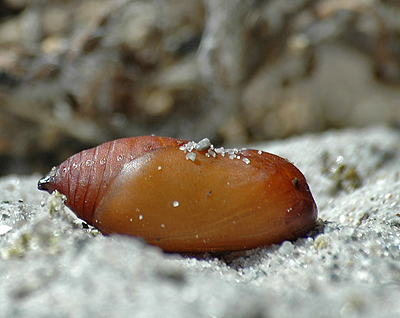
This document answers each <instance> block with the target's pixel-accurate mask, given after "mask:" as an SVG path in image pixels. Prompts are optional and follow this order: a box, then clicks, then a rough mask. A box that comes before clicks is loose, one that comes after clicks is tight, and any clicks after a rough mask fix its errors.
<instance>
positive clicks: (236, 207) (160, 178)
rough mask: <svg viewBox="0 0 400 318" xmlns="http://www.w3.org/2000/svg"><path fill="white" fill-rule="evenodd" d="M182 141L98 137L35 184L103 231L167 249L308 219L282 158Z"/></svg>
mask: <svg viewBox="0 0 400 318" xmlns="http://www.w3.org/2000/svg"><path fill="white" fill-rule="evenodd" d="M186 144H187V141H185V140H180V139H175V138H167V137H155V136H143V137H132V138H123V139H118V140H115V141H111V142H107V143H104V144H102V145H99V146H97V147H95V148H92V149H88V150H85V151H82V152H80V153H78V154H76V155H74V156H72V157H70V158H68V159H67V160H66V161H65V162H63V163H62V164H61V165H60V166H58V167H56V168H53V169H52V170H51V171H50V173H49V174H48V175H47V176H46V177H45V178H43V179H41V180H40V181H39V184H38V187H39V189H41V190H46V191H48V192H49V193H51V192H53V191H54V190H58V191H59V192H60V193H62V194H64V195H65V196H66V197H67V201H66V205H67V206H68V207H69V208H70V209H71V210H72V211H74V212H75V213H76V215H77V216H78V217H79V218H81V219H83V220H85V221H86V222H88V223H89V224H91V225H93V226H95V227H97V228H98V229H99V230H100V231H101V232H102V233H105V234H109V233H120V234H128V235H133V236H137V237H142V238H144V239H145V240H146V241H147V242H148V243H149V244H153V245H157V246H160V247H161V248H162V249H163V250H164V251H169V252H198V251H234V250H244V249H251V248H255V247H258V246H263V245H267V244H273V243H281V242H282V241H283V240H294V239H296V238H298V237H302V236H305V235H306V234H307V233H308V232H309V231H310V230H312V229H314V228H315V224H316V218H317V207H316V204H315V202H314V199H313V197H312V195H311V192H310V190H309V188H308V185H307V182H306V179H305V178H304V176H303V174H302V173H301V172H300V171H299V170H298V169H297V168H296V167H295V166H294V165H292V164H291V163H289V162H288V161H286V160H285V159H283V158H280V157H278V156H275V155H273V154H270V153H266V152H261V151H257V150H240V151H235V152H234V154H232V153H233V152H222V153H221V152H219V153H216V152H214V151H211V154H212V155H210V151H209V149H207V150H196V149H193V150H192V149H191V150H190V152H192V153H193V154H194V155H195V158H194V161H193V157H190V158H188V157H187V156H186V148H185V145H186ZM188 159H191V160H188Z"/></svg>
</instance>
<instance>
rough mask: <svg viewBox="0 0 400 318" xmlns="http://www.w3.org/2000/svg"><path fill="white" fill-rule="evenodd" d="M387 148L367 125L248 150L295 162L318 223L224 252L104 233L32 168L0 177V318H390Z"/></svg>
mask: <svg viewBox="0 0 400 318" xmlns="http://www.w3.org/2000/svg"><path fill="white" fill-rule="evenodd" d="M399 144H400V134H399V132H398V131H396V130H393V129H389V128H385V127H376V128H368V129H363V130H344V131H330V132H327V133H324V134H319V135H305V136H301V137H295V138H291V139H288V140H284V141H279V142H277V141H276V142H273V143H267V144H262V145H257V146H254V147H257V148H260V149H262V150H266V151H269V152H273V153H276V154H278V155H281V156H283V157H285V158H288V159H289V160H291V161H293V162H294V164H295V165H296V166H297V167H298V168H300V170H302V172H303V173H304V174H305V176H306V178H307V179H308V181H309V184H310V186H311V190H312V192H313V194H314V197H315V200H316V202H317V205H318V207H319V216H320V222H319V223H320V227H319V229H318V233H316V234H315V235H314V236H313V237H308V238H304V239H299V240H297V241H296V242H293V243H291V242H284V243H283V244H281V245H280V246H270V247H264V248H262V247H260V248H259V249H256V250H252V251H247V252H246V253H245V254H244V255H241V256H236V258H234V257H233V256H232V257H230V258H229V257H224V258H220V259H218V258H215V257H213V256H209V255H208V256H207V255H205V256H204V257H203V258H201V259H200V258H193V257H188V256H181V255H174V254H164V253H162V252H161V251H160V250H159V249H157V248H154V247H151V246H148V245H146V244H145V243H143V242H141V241H140V240H138V239H135V238H129V237H123V236H109V237H104V236H102V235H101V234H96V231H95V230H93V229H87V228H86V227H85V226H83V225H82V222H81V221H80V220H78V219H76V218H75V217H74V216H73V215H72V214H71V213H70V212H69V211H67V209H64V208H63V207H62V206H61V205H60V202H57V198H53V199H51V200H49V196H48V195H46V194H43V193H41V192H39V191H38V190H36V183H37V181H38V179H39V178H40V177H41V176H40V175H33V176H29V177H28V176H19V175H14V176H8V177H3V178H1V179H0V189H1V191H0V202H1V203H0V209H1V213H2V218H1V223H0V248H1V255H2V259H0V273H1V276H2V278H1V279H0V316H3V317H146V318H149V317H186V318H187V317H293V313H296V317H339V316H340V317H398V316H399V315H400V303H399V301H398V299H399V296H400V265H399V259H400V250H399V247H400V231H399V225H400V205H399V202H400V191H399V190H400V182H399V178H400V165H399V162H400V161H399V159H400V149H399V146H398V145H399ZM252 147H253V146H252ZM248 148H250V146H248ZM50 211H52V213H50ZM227 259H229V262H226V260H227Z"/></svg>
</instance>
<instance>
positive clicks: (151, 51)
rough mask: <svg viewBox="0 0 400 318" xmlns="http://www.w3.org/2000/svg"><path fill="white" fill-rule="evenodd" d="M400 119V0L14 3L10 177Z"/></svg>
mask: <svg viewBox="0 0 400 318" xmlns="http://www.w3.org/2000/svg"><path fill="white" fill-rule="evenodd" d="M399 122H400V1H398V0H386V1H384V0H381V1H378V0H319V1H318V0H296V1H287V0H247V1H246V0H190V1H187V0H143V1H135V0H70V1H68V0H3V1H0V175H6V174H10V173H24V174H25V173H28V174H29V173H32V172H41V173H46V172H48V171H49V169H50V168H51V167H52V166H53V165H56V164H59V163H61V162H62V161H64V160H65V159H66V158H67V157H68V156H70V155H72V154H74V153H76V152H78V151H81V150H83V149H86V148H89V147H93V146H96V145H98V144H100V143H102V142H105V141H109V140H112V139H116V138H120V137H126V136H137V135H145V134H156V135H162V136H172V137H179V138H183V139H189V140H199V139H201V138H203V137H209V138H210V139H211V140H212V142H213V143H214V144H215V145H218V146H220V145H228V146H229V145H235V146H240V145H242V144H244V143H250V142H257V141H261V140H270V139H275V138H285V137H288V136H291V135H294V134H303V133H306V132H319V131H324V130H326V129H331V128H343V127H364V126H368V125H374V124H380V123H386V124H389V125H394V126H396V125H398V124H399Z"/></svg>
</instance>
